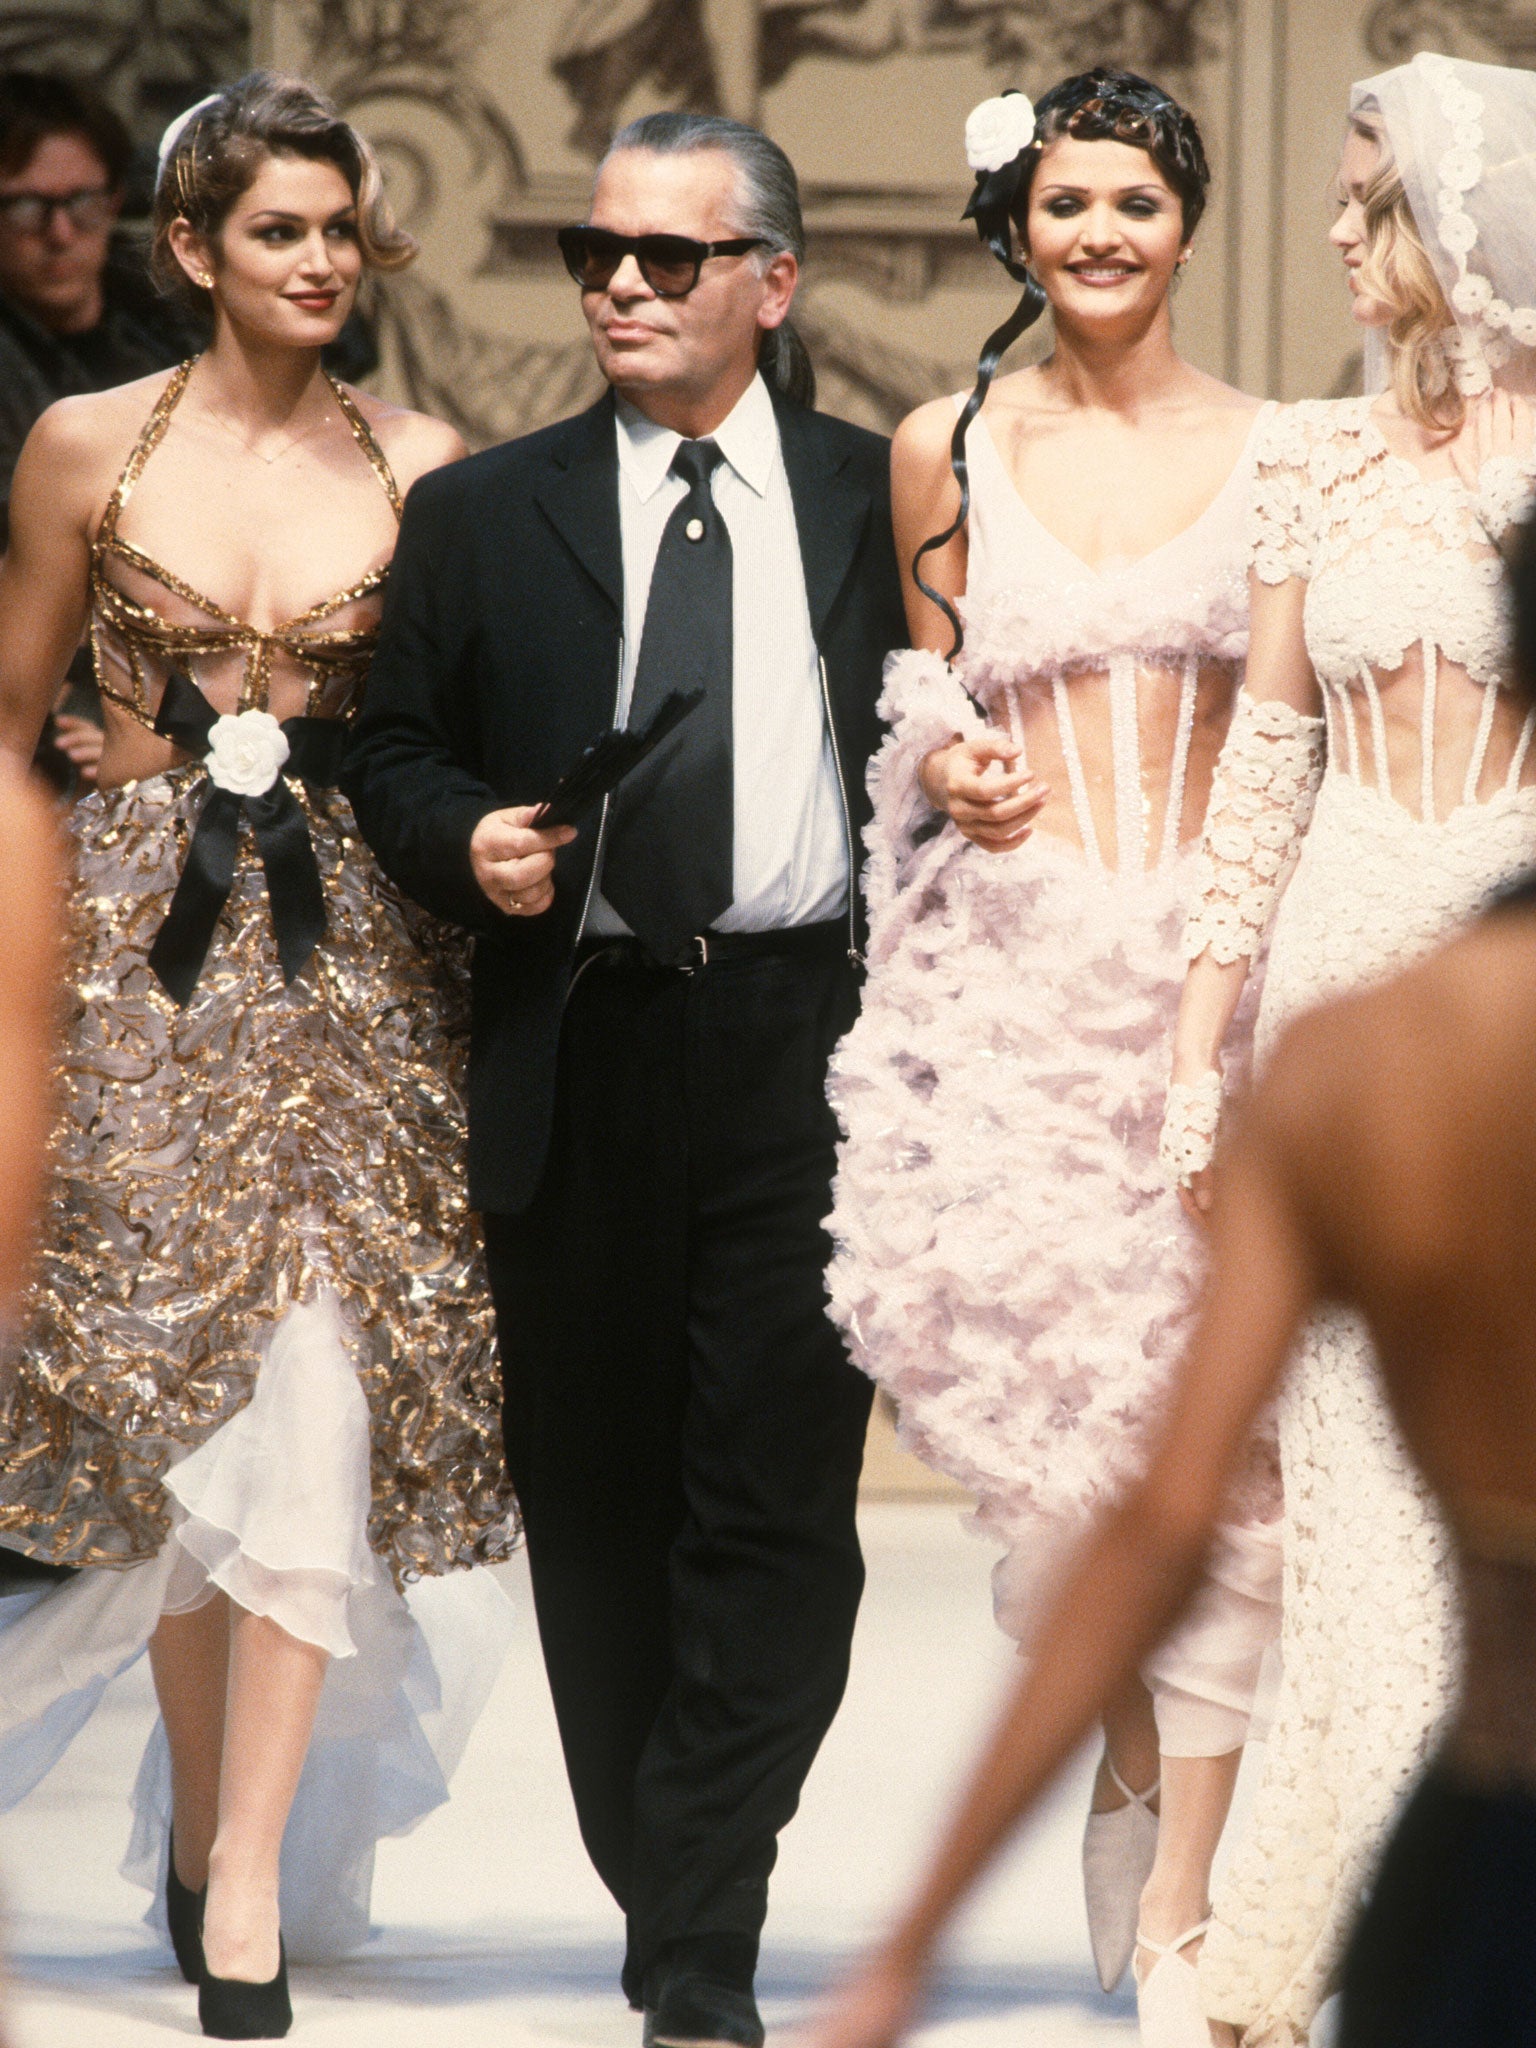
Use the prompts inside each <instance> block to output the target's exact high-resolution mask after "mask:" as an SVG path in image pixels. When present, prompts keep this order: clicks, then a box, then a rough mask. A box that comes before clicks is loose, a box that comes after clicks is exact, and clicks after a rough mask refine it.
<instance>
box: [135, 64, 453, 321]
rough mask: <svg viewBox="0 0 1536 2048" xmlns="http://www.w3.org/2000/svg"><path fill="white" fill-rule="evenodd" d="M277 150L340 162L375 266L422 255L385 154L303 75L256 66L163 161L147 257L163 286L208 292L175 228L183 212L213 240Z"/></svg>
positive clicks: (194, 296) (197, 298) (170, 290)
mask: <svg viewBox="0 0 1536 2048" xmlns="http://www.w3.org/2000/svg"><path fill="white" fill-rule="evenodd" d="M272 156H303V157H309V158H310V159H312V160H313V161H314V162H317V163H328V164H334V165H335V167H336V169H337V170H338V171H340V173H341V175H342V176H343V177H344V178H345V179H346V181H347V185H348V187H349V188H350V190H351V193H352V198H353V201H354V203H355V205H356V207H357V239H358V245H359V247H360V248H361V250H362V252H363V261H364V263H365V264H367V265H368V267H369V268H370V269H372V270H399V269H400V268H401V267H402V266H403V265H404V264H407V263H409V262H410V261H411V259H412V258H413V257H414V256H415V254H416V241H415V238H414V237H413V236H411V235H408V234H407V233H406V232H405V230H404V229H403V228H401V227H398V226H397V225H396V223H395V217H394V214H393V213H392V212H391V210H390V205H389V201H388V199H387V198H386V197H385V195H384V178H383V174H382V172H381V171H380V169H379V160H378V158H377V157H376V156H375V155H374V153H373V150H372V148H371V146H370V145H369V143H368V141H367V138H366V137H365V136H362V135H360V134H359V133H358V131H357V130H356V129H355V128H354V127H353V126H352V124H351V123H350V122H349V121H344V120H343V119H342V117H341V116H340V114H338V113H337V111H336V108H335V106H334V104H333V103H332V102H331V101H330V100H328V99H327V98H326V97H325V95H324V93H321V92H317V91H316V89H315V88H314V86H312V85H306V84H305V83H304V81H303V79H301V78H286V77H284V76H282V75H281V74H280V73H278V72H273V71H250V72H247V73H246V75H245V77H244V78H241V79H238V80H237V81H236V83H235V84H233V85H231V86H229V87H227V88H226V90H225V91H223V92H221V93H220V94H219V96H218V98H217V99H216V100H214V101H212V102H211V104H210V105H208V106H206V107H204V108H203V109H202V110H201V111H200V112H199V113H197V114H195V115H194V116H193V118H192V119H191V120H190V121H189V122H188V123H187V125H186V127H185V128H183V130H182V131H181V133H180V134H179V135H178V136H177V138H176V141H175V144H174V146H173V147H172V149H171V151H170V154H169V155H168V156H167V157H166V160H165V162H164V163H163V164H162V165H161V167H160V176H159V180H158V182H157V184H156V186H155V216H154V246H153V249H152V251H151V255H150V265H151V268H152V269H153V271H154V273H155V277H156V279H157V281H158V282H159V284H160V287H161V289H162V290H163V291H165V292H166V293H167V294H169V295H171V296H174V297H179V298H181V299H183V300H189V299H190V300H191V301H192V302H194V303H196V304H203V303H205V302H206V297H207V294H206V293H205V292H204V291H202V290H200V289H199V288H198V287H197V286H195V285H194V284H193V283H192V281H191V279H190V278H189V277H188V276H187V274H186V272H185V271H184V270H183V269H182V267H181V265H180V263H179V262H178V261H177V260H176V255H175V252H174V251H173V249H172V247H171V228H172V226H173V225H174V223H175V222H176V221H178V220H184V221H186V222H187V224H188V226H190V227H192V228H194V229H195V230H196V232H197V233H198V234H199V235H201V236H202V237H203V238H204V239H205V240H206V241H209V242H211V241H213V240H214V238H215V237H216V235H217V234H218V231H219V229H220V228H221V227H222V226H223V225H224V222H225V221H226V220H227V219H228V217H229V212H230V209H231V207H232V206H233V205H234V203H235V201H236V200H237V199H238V198H239V197H240V195H241V193H242V192H245V191H247V190H248V189H249V187H250V186H251V184H252V182H253V181H254V179H255V177H256V174H257V172H258V171H259V170H260V169H261V166H262V165H263V164H264V163H265V162H266V160H267V159H268V158H269V157H272Z"/></svg>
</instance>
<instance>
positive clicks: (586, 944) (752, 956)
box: [576, 917, 848, 974]
mask: <svg viewBox="0 0 1536 2048" xmlns="http://www.w3.org/2000/svg"><path fill="white" fill-rule="evenodd" d="M847 950H848V921H847V919H846V918H842V917H829V918H827V919H825V920H824V921H823V922H822V923H820V924H792V925H785V926H784V927H783V928H782V929H781V930H779V931H771V932H700V933H699V934H698V936H697V937H696V938H692V939H690V940H689V941H688V951H687V953H686V955H685V956H684V957H682V958H680V959H677V960H658V959H657V957H656V955H655V954H654V953H652V952H651V951H650V950H649V949H648V948H647V947H645V946H642V945H641V943H640V941H639V940H638V939H634V938H629V937H627V936H622V935H621V936H617V937H614V938H603V937H601V936H599V935H598V934H597V933H593V934H592V935H591V936H590V937H588V938H585V939H582V940H581V941H580V942H579V943H578V945H577V947H576V967H577V970H578V971H580V969H582V968H584V967H585V966H586V965H587V964H588V962H589V961H590V962H592V963H593V964H595V965H601V966H605V967H607V966H611V967H627V968H631V969H641V970H644V971H645V972H648V973H652V974H678V973H681V974H693V973H695V972H696V971H697V970H698V969H699V968H701V967H716V966H723V965H724V964H725V963H726V962H727V961H728V960H759V959H766V958H769V957H771V956H772V955H774V954H787V955H792V954H809V955H813V956H815V955H819V956H822V957H830V956H831V955H832V954H834V953H846V952H847Z"/></svg>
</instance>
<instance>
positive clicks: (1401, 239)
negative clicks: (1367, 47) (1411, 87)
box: [1350, 113, 1467, 434]
mask: <svg viewBox="0 0 1536 2048" xmlns="http://www.w3.org/2000/svg"><path fill="white" fill-rule="evenodd" d="M1350 127H1351V128H1352V129H1353V131H1354V133H1355V134H1357V135H1362V136H1364V137H1365V138H1366V139H1367V140H1368V141H1371V142H1374V143H1375V144H1376V145H1377V148H1378V149H1379V150H1380V152H1381V156H1380V160H1379V162H1378V163H1377V166H1376V169H1375V170H1374V172H1373V173H1372V174H1371V178H1370V182H1369V183H1368V184H1367V185H1366V188H1365V191H1364V193H1363V195H1362V197H1363V202H1364V207H1365V255H1364V258H1363V259H1362V261H1361V264H1360V268H1359V271H1358V272H1357V273H1356V275H1357V279H1358V283H1359V287H1360V290H1361V291H1362V292H1365V293H1367V294H1369V296H1370V297H1371V298H1373V299H1376V300H1378V301H1379V302H1380V304H1382V305H1383V306H1386V307H1387V308H1389V310H1390V312H1391V318H1390V320H1389V321H1388V323H1387V339H1388V341H1389V342H1390V343H1391V364H1392V395H1393V397H1394V398H1396V400H1397V403H1398V405H1399V407H1400V408H1401V410H1402V411H1403V412H1404V413H1406V414H1407V416H1408V418H1409V419H1412V420H1417V421H1418V423H1419V425H1420V426H1423V427H1428V428H1429V429H1430V430H1431V431H1432V432H1435V433H1441V434H1454V433H1456V432H1457V431H1458V429H1459V428H1460V427H1461V424H1462V422H1463V421H1464V420H1465V418H1466V416H1467V407H1466V401H1465V399H1464V398H1463V397H1462V395H1461V391H1460V389H1459V388H1458V386H1457V383H1456V379H1455V378H1454V377H1453V376H1452V375H1451V367H1450V361H1449V358H1448V355H1447V351H1446V342H1447V341H1448V339H1449V338H1450V337H1451V335H1452V334H1453V333H1454V331H1455V326H1456V322H1455V316H1454V315H1453V314H1452V312H1451V309H1450V307H1449V306H1448V305H1447V303H1446V298H1445V293H1444V291H1442V289H1441V286H1440V279H1439V277H1438V276H1437V275H1436V273H1435V266H1434V264H1433V263H1432V262H1431V261H1430V256H1429V251H1428V250H1427V249H1426V248H1425V246H1424V241H1423V237H1422V236H1421V235H1420V233H1419V229H1418V223H1417V222H1416V221H1415V220H1414V217H1413V209H1412V207H1411V206H1410V205H1409V204H1408V194H1407V192H1406V190H1405V189H1404V186H1403V177H1402V173H1401V171H1399V169H1398V167H1397V160H1396V158H1395V157H1394V156H1393V153H1392V144H1391V142H1390V140H1389V138H1388V136H1387V131H1386V128H1385V126H1384V125H1383V124H1382V123H1381V122H1380V121H1379V120H1377V119H1373V118H1372V116H1371V115H1370V114H1368V113H1367V114H1360V113H1357V114H1355V115H1354V116H1353V117H1352V119H1351V121H1350Z"/></svg>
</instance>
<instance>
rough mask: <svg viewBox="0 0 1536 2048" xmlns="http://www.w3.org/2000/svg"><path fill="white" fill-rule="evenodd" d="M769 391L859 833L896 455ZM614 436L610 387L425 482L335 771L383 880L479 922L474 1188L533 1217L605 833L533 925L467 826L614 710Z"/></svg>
mask: <svg viewBox="0 0 1536 2048" xmlns="http://www.w3.org/2000/svg"><path fill="white" fill-rule="evenodd" d="M775 407H776V411H777V414H778V422H779V435H780V441H781V445H782V447H783V451H784V465H785V469H786V472H787V474H788V478H789V487H790V495H791V498H792V500H793V503H794V508H795V521H796V525H797V528H798V530H799V536H800V550H801V556H802V559H803V561H804V564H805V586H806V595H807V598H808V601H809V608H810V616H811V626H812V630H813V632H814V633H815V636H816V643H817V646H818V648H819V649H820V651H821V654H822V656H823V659H824V660H825V663H826V670H827V684H828V694H829V697H830V701H831V709H832V723H833V727H834V732H835V737H836V741H837V754H838V757H839V763H840V769H841V773H842V777H843V787H844V794H845V797H846V799H847V803H848V807H849V813H850V816H851V818H852V822H853V829H854V834H855V845H856V846H857V844H858V838H857V835H858V834H859V833H860V832H861V830H862V828H863V826H864V824H865V822H866V820H867V819H868V817H869V809H870V806H869V798H868V795H867V793H866V790H865V769H866V766H867V764H868V761H869V757H870V755H871V754H872V753H873V751H874V749H875V747H876V746H877V745H878V744H879V740H880V725H879V721H878V719H877V717H876V713H875V704H876V700H877V698H878V696H879V692H880V675H881V666H882V662H883V660H884V657H885V654H886V652H887V650H888V649H890V648H891V647H893V646H899V645H901V644H903V643H904V641H905V638H906V623H905V619H904V617H903V613H902V604H901V591H900V586H899V581H898V577H897V573H896V558H895V550H894V546H893V543H892V538H891V515H890V485H889V476H888V467H887V457H888V448H887V444H886V442H885V441H884V440H883V439H882V438H881V437H880V436H879V435H878V434H871V433H867V432H865V431H864V430H863V429H862V428H860V427H853V426H849V425H847V424H846V423H845V422H843V421H841V420H835V419H831V418H829V417H828V416H827V415H826V414H824V413H816V412H810V411H808V410H806V409H805V408H804V407H802V406H797V405H794V404H791V403H789V402H788V401H786V400H780V399H777V398H776V399H775ZM617 433H618V429H617V423H616V419H615V412H614V402H613V398H612V395H611V394H610V395H608V396H605V397H604V398H603V399H602V400H600V401H599V403H598V404H597V405H595V406H593V407H592V409H591V410H590V411H589V412H585V413H582V414H579V415H578V416H577V417H576V418H574V419H568V420H562V421H561V422H560V423H559V424H558V425H556V426H553V427H546V428H545V429H544V430H543V431H542V432H540V433H537V434H529V435H527V436H526V437H525V438H524V439H522V440H519V441H511V442H508V443H507V444H506V445H505V446H503V447H500V448H493V449H490V450H488V451H487V452H486V453H485V454H483V455H476V456H471V457H470V458H469V459H468V460H467V461H464V462H458V463H454V464H452V465H451V466H450V467H448V468H446V469H439V470H435V471H433V472H432V473H431V474H430V475H428V476H425V477H423V478H422V479H421V481H420V482H419V483H418V484H417V485H416V486H415V488H414V489H413V490H412V491H411V493H410V496H409V499H408V500H407V503H406V507H405V516H404V518H403V520H402V521H401V526H400V539H399V545H398V547H397V548H396V550H395V558H394V565H393V568H392V569H391V571H390V578H389V590H388V596H387V599H386V602H385V608H384V622H383V629H382V633H381V636H380V640H379V647H378V653H377V655H376V657H375V660H374V664H373V670H372V673H371V675H370V677H369V682H368V691H367V697H366V701H365V703H364V706H363V711H362V714H361V717H360V718H359V720H358V723H357V727H356V730H355V733H354V737H353V741H352V746H351V750H350V754H349V758H348V762H347V767H346V772H345V774H344V776H343V778H342V786H343V788H344V789H345V791H346V794H347V795H348V797H349V798H350V799H351V801H352V805H353V808H354V809H355V811H356V813H357V819H358V823H359V825H360V826H361V828H362V832H363V836H364V838H365V839H367V841H368V843H369V845H370V846H372V848H373V849H374V851H375V853H376V854H377V855H378V858H379V862H380V864H381V866H382V867H383V868H384V870H385V872H386V873H387V874H389V875H391V876H392V877H393V878H394V879H395V881H397V882H398V883H399V884H400V886H401V888H402V889H404V890H405V891H406V893H407V894H408V895H410V896H413V897H414V898H415V899H416V901H417V902H418V903H421V904H423V905H425V906H426V908H427V909H428V910H431V911H435V912H436V913H437V914H438V915H439V916H441V917H445V918H448V919H450V920H451V921H452V922H454V923H456V924H460V925H466V926H468V927H470V928H471V929H472V930H473V931H474V932H475V934H476V941H475V949H474V970H473V989H474V1001H473V1012H472V1015H473V1023H472V1030H471V1040H470V1081H469V1183H470V1200H471V1202H472V1203H473V1205H474V1206H475V1207H476V1208H478V1209H491V1210H498V1211H505V1212H509V1213H516V1212H519V1211H521V1210H522V1209H523V1208H525V1207H526V1206H527V1203H528V1202H529V1200H530V1199H531V1198H532V1195H533V1192H534V1190H535V1188H536V1187H537V1185H538V1182H539V1176H540V1174H541V1172H542V1170H543V1164H544V1157H545V1153H546V1150H547V1148H548V1142H549V1127H550V1116H551V1111H552V1108H553V1102H554V1082H555V1057H556V1052H557V1050H558V1045H559V1036H560V1015H561V1010H562V1008H563V1005H564V1001H565V991H566V986H567V983H568V981H569V978H570V971H571V960H572V955H573V952H574V949H575V944H576V938H577V932H578V928H579V925H580V921H581V915H582V907H583V904H584V903H585V900H586V895H587V887H588V883H589V881H590V879H591V873H592V860H593V854H594V850H595V846H596V838H597V834H596V831H595V829H594V827H593V826H592V825H588V826H587V827H586V829H584V830H583V831H581V832H580V833H579V835H578V837H577V838H576V840H575V841H574V843H573V844H572V845H570V846H568V847H566V848H564V849H563V850H562V852H561V853H560V855H559V856H558V858H557V861H556V866H555V901H554V904H553V906H552V907H551V908H550V909H549V910H548V911H546V912H545V913H544V915H543V916H541V917H535V918H517V917H508V916H505V915H503V914H502V913H501V912H500V911H498V910H497V909H495V908H494V906H493V905H492V904H491V903H490V901H489V900H488V899H487V898H486V896H485V895H484V894H483V893H482V892H481V890H480V888H479V886H478V884H477V883H476V881H475V879H474V876H473V873H472V872H471V869H470V862H469V842H470V836H471V834H472V833H473V831H474V829H475V827H476V825H477V824H478V823H479V821H480V819H481V818H482V817H483V816H484V815H485V813H486V812H487V811H491V810H496V809H499V808H500V807H501V806H503V805H507V804H529V803H537V802H538V801H539V800H540V799H541V798H542V797H544V796H545V795H546V794H547V793H548V791H549V789H550V787H551V785H552V784H553V782H554V780H555V778H556V776H557V775H559V774H560V772H561V771H562V770H563V769H564V768H566V767H568V766H569V764H570V763H571V761H572V760H573V759H574V757H575V756H576V754H577V753H578V752H579V751H580V749H581V748H582V747H583V746H584V745H585V744H586V743H587V741H588V740H590V739H592V738H593V737H594V735H595V734H597V733H599V732H601V731H602V730H603V729H604V728H605V727H607V726H609V725H611V724H612V722H613V715H614V706H615V703H616V701H617V693H618V682H619V650H620V627H621V622H622V617H623V611H622V598H623V570H622V557H621V550H620V539H619V470H618V439H617ZM855 895H857V883H856V881H855ZM858 914H859V915H860V916H861V915H862V913H861V912H860V913H858Z"/></svg>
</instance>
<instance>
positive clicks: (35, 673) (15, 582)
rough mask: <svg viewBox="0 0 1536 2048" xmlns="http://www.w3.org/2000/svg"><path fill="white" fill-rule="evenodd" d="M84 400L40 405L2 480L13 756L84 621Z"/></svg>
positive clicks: (93, 456)
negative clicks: (6, 505) (7, 525)
mask: <svg viewBox="0 0 1536 2048" xmlns="http://www.w3.org/2000/svg"><path fill="white" fill-rule="evenodd" d="M89 404H90V401H82V400H78V399H65V400H64V401H63V402H62V403H60V404H59V405H55V406H51V407H50V408H49V410H48V411H47V412H45V413H44V414H43V416H42V418H41V419H40V420H39V421H38V423H37V425H36V426H35V427H34V428H33V429H32V432H31V433H30V434H29V435H28V436H27V442H26V446H25V447H24V448H23V449H22V451H21V460H20V461H19V462H18V463H17V465H16V475H15V479H14V481H13V483H12V486H11V533H10V546H9V548H8V550H7V552H6V554H5V557H4V559H3V561H0V750H3V751H4V752H6V753H9V754H11V755H13V756H14V757H15V759H16V760H17V761H18V762H19V763H21V764H22V765H25V764H26V763H28V762H30V761H31V759H32V755H33V753H34V752H35V750H36V747H37V741H38V736H39V734H40V733H41V732H42V729H43V721H44V720H45V719H46V718H47V716H48V713H49V711H50V710H51V709H52V706H53V701H54V699H55V697H57V695H58V692H59V685H60V684H61V683H62V682H63V680H64V674H65V671H66V670H67V669H68V667H69V664H70V661H71V659H72V658H73V656H74V652H75V649H76V648H77V647H78V646H79V645H80V639H81V635H82V634H83V633H84V631H85V622H86V617H87V613H88V609H89V603H90V545H91V533H92V528H93V525H94V514H95V504H94V497H95V495H96V493H95V491H94V490H93V485H94V484H95V481H96V479H97V476H98V473H99V471H100V469H101V441H100V437H99V434H98V433H96V432H93V431H92V430H91V427H90V424H89V419H90V415H89V414H88V413H87V412H86V407H88V406H89Z"/></svg>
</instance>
